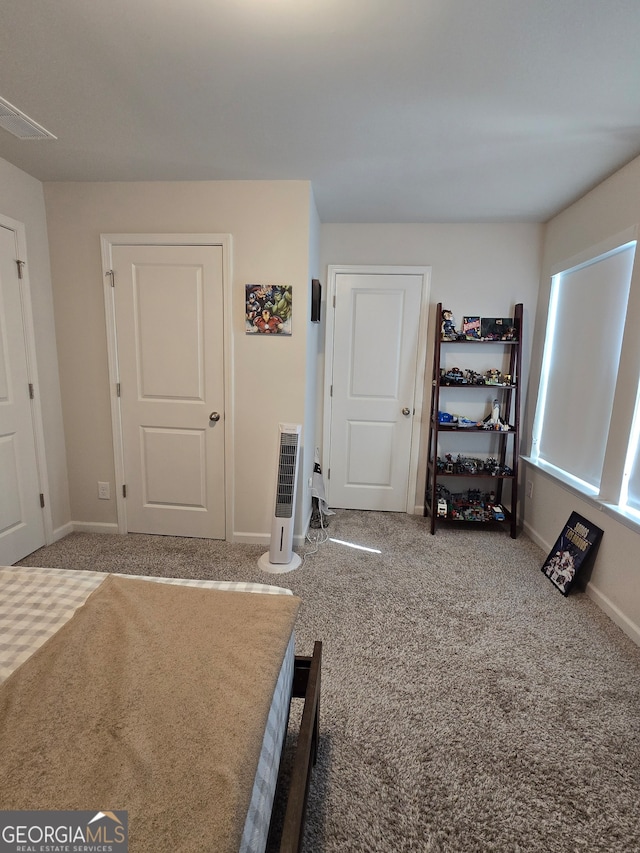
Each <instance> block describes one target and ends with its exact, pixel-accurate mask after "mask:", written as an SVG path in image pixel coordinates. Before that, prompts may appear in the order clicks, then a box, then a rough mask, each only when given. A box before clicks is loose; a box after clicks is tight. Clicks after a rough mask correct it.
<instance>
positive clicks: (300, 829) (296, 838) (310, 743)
mask: <svg viewBox="0 0 640 853" xmlns="http://www.w3.org/2000/svg"><path fill="white" fill-rule="evenodd" d="M321 666H322V643H321V642H320V641H319V640H316V642H315V643H314V645H313V654H312V655H311V657H304V656H302V655H296V658H295V665H294V671H293V688H292V691H291V695H292V698H297V699H304V706H303V710H302V720H301V721H300V731H299V732H298V742H297V744H296V749H295V753H294V756H293V765H292V768H291V782H290V785H289V795H288V797H287V808H286V811H285V816H284V823H283V827H282V834H281V836H280V847H279V853H299V851H300V850H301V848H302V836H303V835H304V821H305V814H306V809H307V795H308V793H309V782H310V780H311V770H312V767H313V765H314V764H315V763H316V759H317V757H318V740H319V737H320V672H321Z"/></svg>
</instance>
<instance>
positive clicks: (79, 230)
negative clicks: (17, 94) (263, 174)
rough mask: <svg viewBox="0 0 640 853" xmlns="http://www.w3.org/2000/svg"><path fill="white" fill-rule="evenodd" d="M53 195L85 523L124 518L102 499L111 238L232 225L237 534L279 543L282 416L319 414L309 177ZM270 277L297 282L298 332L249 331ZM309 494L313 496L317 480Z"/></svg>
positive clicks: (68, 414) (56, 283)
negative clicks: (249, 311) (311, 389)
mask: <svg viewBox="0 0 640 853" xmlns="http://www.w3.org/2000/svg"><path fill="white" fill-rule="evenodd" d="M45 201H46V211H47V221H48V227H49V242H50V247H51V267H52V277H53V294H54V303H55V317H56V329H57V335H58V350H59V358H60V376H61V386H62V402H63V410H64V418H65V428H66V441H67V456H68V462H69V487H70V495H71V512H72V519H73V521H74V522H84V523H88V524H95V523H98V524H104V525H110V526H113V525H114V524H115V522H116V507H115V501H114V500H111V501H99V500H98V499H97V488H96V484H97V482H98V480H100V481H107V482H111V483H114V477H115V474H114V462H113V447H112V435H111V421H110V402H109V385H108V366H107V345H106V331H105V316H104V297H103V275H102V269H101V258H100V234H101V233H207V232H208V233H230V234H231V235H232V240H233V250H232V282H231V292H230V293H228V294H225V297H230V298H231V300H232V312H233V329H232V334H233V344H232V349H233V359H234V380H233V382H234V459H233V469H234V471H233V474H234V483H233V488H234V538H235V539H236V540H237V541H265V540H266V541H268V535H269V531H270V519H271V516H272V514H273V487H274V478H275V470H276V461H277V425H278V422H279V421H285V422H293V423H304V422H305V418H307V419H315V411H314V410H313V407H312V406H310V405H309V402H308V400H306V387H307V378H308V377H307V369H308V366H307V362H308V359H309V357H310V354H309V352H308V336H309V327H310V325H311V324H310V322H309V304H310V300H309V294H310V281H309V273H310V269H309V252H310V239H311V238H310V233H312V230H313V228H315V230H316V231H317V225H316V224H314V225H313V228H312V225H311V219H312V217H313V216H314V215H315V213H314V211H315V206H314V205H313V204H312V197H311V188H310V185H309V183H308V182H306V181H259V182H258V181H255V182H254V181H215V182H207V181H201V182H175V183H164V182H151V183H50V184H46V185H45ZM261 282H265V283H273V284H277V283H287V284H291V285H293V326H292V328H293V334H292V335H291V337H285V338H273V337H271V336H264V337H262V336H258V337H257V336H247V335H245V331H244V298H245V284H247V283H261ZM314 370H315V364H312V365H311V371H312V372H313V371H314ZM307 432H308V431H305V436H306V438H305V441H306V442H308V443H310V444H313V438H312V437H311V436H308V435H307ZM300 500H301V505H302V503H304V504H305V505H307V504H308V502H309V500H310V498H309V495H308V490H307V487H306V482H304V483H303V489H302V490H301V498H300ZM301 523H302V519H300V518H299V517H298V519H297V527H298V528H299V527H300V525H301Z"/></svg>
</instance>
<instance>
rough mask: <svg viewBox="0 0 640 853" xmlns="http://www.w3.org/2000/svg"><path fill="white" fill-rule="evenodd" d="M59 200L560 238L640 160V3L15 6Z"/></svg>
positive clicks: (10, 73)
mask: <svg viewBox="0 0 640 853" xmlns="http://www.w3.org/2000/svg"><path fill="white" fill-rule="evenodd" d="M0 96H2V97H3V98H5V99H6V100H8V101H10V102H11V103H12V104H14V105H15V106H16V107H18V108H19V109H20V110H22V111H23V112H25V113H26V114H27V115H28V116H30V117H31V118H32V119H34V120H35V121H36V122H38V123H39V124H41V125H44V127H45V128H47V130H49V131H51V132H52V133H54V134H55V135H56V136H57V137H58V139H57V141H19V140H18V139H16V138H15V137H13V136H11V135H10V134H9V133H8V132H7V131H5V130H2V129H0V157H3V158H5V159H6V160H9V161H10V162H11V163H14V164H15V165H16V166H18V167H20V168H21V169H24V170H25V171H26V172H28V173H30V174H31V175H33V176H35V177H36V178H39V179H40V180H42V181H118V180H119V181H132V180H207V179H211V180H221V179H288V178H292V179H307V180H311V181H312V183H313V187H314V193H315V198H316V203H317V205H318V210H319V213H320V218H321V219H322V221H323V222H456V221H465V222H480V221H544V220H546V219H548V218H549V217H550V216H552V215H553V214H555V213H556V212H558V211H559V210H561V209H562V208H563V207H565V206H566V205H567V204H569V203H570V202H572V201H573V200H575V199H576V198H578V197H579V196H580V195H582V194H583V193H584V192H585V191H587V190H588V189H590V188H591V187H593V186H594V185H595V184H597V183H598V182H599V181H600V180H602V179H603V178H605V177H606V176H607V175H609V174H611V173H612V172H613V171H615V170H616V169H617V168H619V167H620V166H621V165H623V164H625V163H627V162H628V161H629V160H631V159H633V158H634V157H635V156H637V155H638V154H640V0H224V2H223V0H173V2H167V0H102V2H100V0H0Z"/></svg>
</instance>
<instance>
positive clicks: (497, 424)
mask: <svg viewBox="0 0 640 853" xmlns="http://www.w3.org/2000/svg"><path fill="white" fill-rule="evenodd" d="M482 426H483V428H484V429H496V430H502V431H503V432H507V431H508V430H509V424H507V423H505V422H504V421H503V420H502V418H501V417H500V401H499V400H494V401H493V404H492V406H491V412H490V414H488V415H487V417H486V418H485V419H484V420H483V421H482Z"/></svg>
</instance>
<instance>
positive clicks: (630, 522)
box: [520, 456, 640, 533]
mask: <svg viewBox="0 0 640 853" xmlns="http://www.w3.org/2000/svg"><path fill="white" fill-rule="evenodd" d="M520 459H522V461H523V462H526V463H527V465H531V467H532V468H535V469H536V470H537V471H540V473H541V474H544V476H545V477H549V478H550V479H551V480H553V481H554V482H555V483H557V484H558V485H559V486H561V487H562V488H563V489H565V490H566V491H568V492H571V494H573V495H575V496H576V497H577V498H580V500H581V501H584V502H585V503H587V504H590V505H591V506H592V507H593V508H594V509H596V510H598V512H604V513H605V514H606V515H608V516H610V517H611V518H613V519H614V520H615V521H617V522H619V523H620V524H623V525H624V526H625V527H628V528H629V529H630V530H632V531H633V532H634V533H640V519H638V518H637V517H636V516H635V515H632V514H631V513H629V512H626V511H625V510H624V509H623V508H622V507H620V506H618V504H613V503H610V502H607V501H604V500H601V499H600V498H598V497H597V496H596V495H593V494H590V493H589V492H588V491H585V490H583V489H581V488H579V487H578V486H577V485H576V484H575V483H574V482H572V481H571V480H570V479H569V478H568V477H566V478H565V477H562V476H561V475H559V474H558V473H557V472H556V470H555V469H554V470H550V469H549V468H548V467H547V466H545V465H543V464H540V462H538V461H537V460H535V459H532V458H531V457H530V456H521V457H520Z"/></svg>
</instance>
